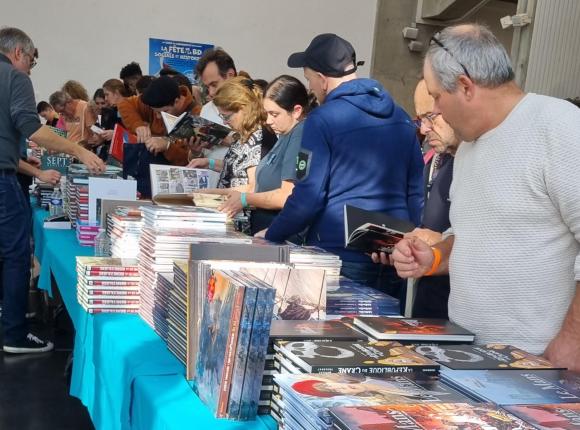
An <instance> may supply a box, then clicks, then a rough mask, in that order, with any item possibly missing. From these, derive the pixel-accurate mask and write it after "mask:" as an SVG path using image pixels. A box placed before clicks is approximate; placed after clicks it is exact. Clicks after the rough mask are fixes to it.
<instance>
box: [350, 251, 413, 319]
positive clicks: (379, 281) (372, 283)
mask: <svg viewBox="0 0 580 430" xmlns="http://www.w3.org/2000/svg"><path fill="white" fill-rule="evenodd" d="M340 274H341V275H342V276H346V277H347V278H349V279H352V280H353V281H356V282H358V283H360V284H363V285H366V286H367V287H371V288H374V289H375V290H379V291H381V292H383V293H386V294H388V295H390V296H392V297H394V298H396V299H399V302H400V305H401V306H400V311H401V315H403V313H404V311H405V301H406V300H405V299H406V294H405V293H406V291H407V288H406V286H407V283H406V281H404V280H403V279H401V278H400V277H399V276H398V275H397V272H396V271H395V269H394V268H393V267H391V266H384V265H382V264H375V263H373V262H371V261H369V262H354V261H343V262H342V268H341V270H340Z"/></svg>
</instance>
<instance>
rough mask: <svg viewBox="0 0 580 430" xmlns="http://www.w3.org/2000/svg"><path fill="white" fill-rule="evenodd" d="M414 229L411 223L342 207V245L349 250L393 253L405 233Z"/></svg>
mask: <svg viewBox="0 0 580 430" xmlns="http://www.w3.org/2000/svg"><path fill="white" fill-rule="evenodd" d="M414 228H415V226H414V225H413V223H411V222H409V221H404V220H401V219H397V218H393V217H390V216H388V215H385V214H384V213H381V212H372V211H367V210H364V209H360V208H357V207H354V206H349V205H345V206H344V245H345V247H346V248H349V249H356V250H359V251H363V252H365V253H368V252H386V253H391V252H393V248H394V247H395V245H396V244H397V242H399V241H400V240H401V239H402V238H403V236H404V234H405V233H408V232H410V231H412V230H413V229H414Z"/></svg>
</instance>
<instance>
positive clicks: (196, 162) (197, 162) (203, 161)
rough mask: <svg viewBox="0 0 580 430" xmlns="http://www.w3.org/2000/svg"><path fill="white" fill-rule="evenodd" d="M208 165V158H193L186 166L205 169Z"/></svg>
mask: <svg viewBox="0 0 580 430" xmlns="http://www.w3.org/2000/svg"><path fill="white" fill-rule="evenodd" d="M208 166H209V158H194V159H193V160H191V161H190V162H189V164H188V165H187V167H191V168H193V169H207V168H208Z"/></svg>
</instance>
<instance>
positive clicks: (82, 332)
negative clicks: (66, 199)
mask: <svg viewBox="0 0 580 430" xmlns="http://www.w3.org/2000/svg"><path fill="white" fill-rule="evenodd" d="M46 216H47V212H46V211H44V210H42V209H38V208H36V209H35V210H34V217H33V220H34V225H33V231H34V239H35V255H36V257H37V258H38V260H39V262H40V264H41V272H40V279H39V288H41V289H44V290H47V291H48V292H49V293H52V292H51V282H50V274H51V273H52V274H53V276H54V278H55V280H56V283H57V285H58V288H59V291H60V294H61V296H62V298H63V302H64V304H65V306H66V308H67V310H68V312H69V314H70V317H71V319H72V322H73V324H74V327H75V330H76V335H75V345H74V351H73V357H74V360H73V370H72V380H71V387H70V394H71V395H73V396H75V397H78V398H79V399H80V400H81V401H82V402H83V404H84V405H85V406H86V407H87V409H88V411H89V414H90V415H91V418H92V420H93V423H94V425H95V427H96V428H97V429H104V430H115V429H163V430H172V429H176V430H177V429H188V430H189V429H192V428H200V429H205V428H209V429H211V430H217V429H220V430H221V429H236V430H238V429H275V428H276V424H275V422H274V420H272V419H271V418H270V417H259V419H258V420H256V421H250V422H242V423H240V422H233V421H227V420H217V419H215V418H214V417H213V416H212V415H211V413H210V411H209V410H208V409H207V408H206V407H205V406H204V405H203V404H202V403H201V401H200V400H199V398H198V397H197V396H196V395H195V393H194V392H193V391H192V389H191V387H190V384H189V383H188V382H187V381H186V379H185V376H184V375H185V368H184V366H183V365H182V364H181V363H180V362H179V361H178V360H177V359H176V358H175V357H174V356H173V355H172V354H171V353H170V352H169V351H168V350H167V348H166V346H165V343H164V342H163V341H162V339H161V338H160V337H159V336H158V335H157V334H156V333H155V332H154V331H153V330H152V329H151V328H150V327H149V326H148V325H147V324H145V322H143V320H141V318H139V317H138V316H136V315H118V314H100V315H91V314H88V313H86V312H85V311H84V310H83V309H82V308H81V307H80V306H79V304H78V302H77V299H76V262H75V257H76V256H79V255H92V254H93V249H92V248H86V247H82V246H80V245H79V244H78V242H77V240H76V237H75V232H74V231H73V230H46V229H44V228H43V220H44V218H45V217H46Z"/></svg>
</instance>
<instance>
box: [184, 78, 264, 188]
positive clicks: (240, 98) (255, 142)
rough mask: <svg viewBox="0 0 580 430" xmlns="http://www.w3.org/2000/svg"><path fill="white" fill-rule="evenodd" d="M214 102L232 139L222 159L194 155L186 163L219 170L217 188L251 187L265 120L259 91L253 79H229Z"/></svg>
mask: <svg viewBox="0 0 580 430" xmlns="http://www.w3.org/2000/svg"><path fill="white" fill-rule="evenodd" d="M213 102H214V104H215V105H216V107H217V108H218V111H219V114H220V117H221V118H222V119H223V121H224V124H226V125H228V126H229V127H230V128H231V129H232V130H233V131H234V132H235V136H236V138H235V141H234V143H232V144H231V146H230V148H229V150H228V152H227V153H226V155H225V157H224V159H223V160H217V159H212V158H195V159H193V160H192V161H191V162H190V163H189V167H197V168H206V169H211V170H215V171H216V172H221V173H220V179H219V182H218V188H234V187H241V186H246V185H247V186H250V187H252V188H253V185H254V182H255V177H256V166H258V163H259V162H260V158H261V150H262V141H263V139H264V132H263V126H264V125H265V122H266V112H265V111H264V107H263V106H262V90H261V89H260V87H259V86H258V85H255V83H254V81H253V80H252V79H249V78H245V77H236V78H231V79H228V80H227V81H226V82H225V83H224V84H223V85H222V86H221V87H220V89H219V90H218V91H217V93H216V95H215V97H214V99H213Z"/></svg>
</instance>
